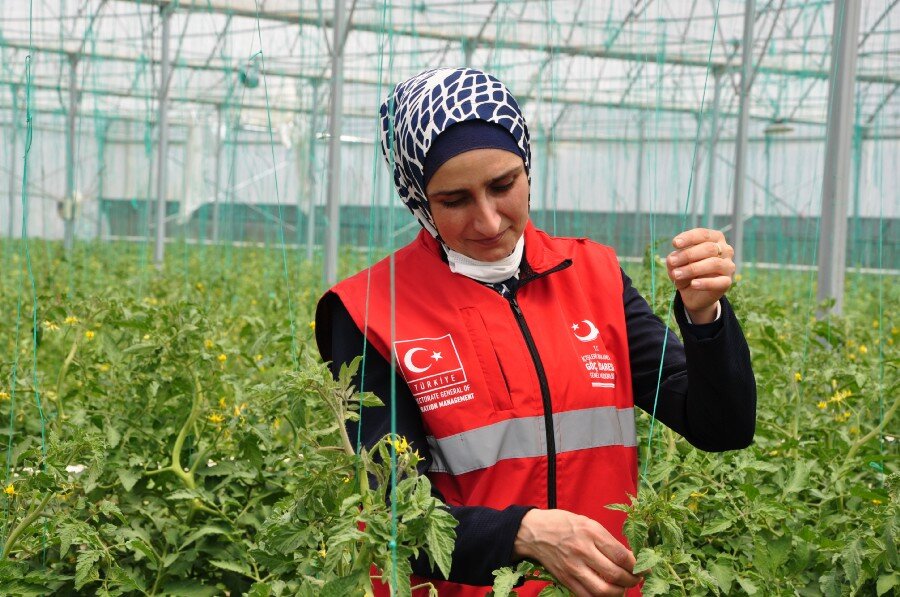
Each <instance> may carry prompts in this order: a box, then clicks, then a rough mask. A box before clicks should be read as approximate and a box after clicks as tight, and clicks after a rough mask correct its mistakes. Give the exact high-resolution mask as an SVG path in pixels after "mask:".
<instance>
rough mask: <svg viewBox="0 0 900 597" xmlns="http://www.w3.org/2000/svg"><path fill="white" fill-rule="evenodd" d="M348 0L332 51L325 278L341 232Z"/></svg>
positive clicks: (332, 271)
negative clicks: (345, 37)
mask: <svg viewBox="0 0 900 597" xmlns="http://www.w3.org/2000/svg"><path fill="white" fill-rule="evenodd" d="M344 2H345V0H334V39H333V40H332V44H331V47H332V54H331V110H330V114H329V122H328V133H329V138H328V205H327V209H326V212H327V220H328V227H327V231H326V234H325V282H326V283H327V284H328V285H332V284H334V283H335V282H337V267H338V263H337V253H338V241H339V239H340V233H341V229H340V226H341V222H340V208H341V205H340V203H341V117H342V116H343V105H344V102H343V96H344V44H343V40H344V28H345V26H346V23H345V22H344V20H345V19H344Z"/></svg>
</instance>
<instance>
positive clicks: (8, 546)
mask: <svg viewBox="0 0 900 597" xmlns="http://www.w3.org/2000/svg"><path fill="white" fill-rule="evenodd" d="M54 495H55V494H53V493H48V494H47V495H46V496H44V499H43V500H41V503H40V504H38V505H37V508H35V509H34V510H33V511H32V512H31V513H30V514H29V515H28V516H26V517H25V518H23V519H22V521H21V522H20V523H19V524H17V525H16V528H14V529H13V530H12V532H11V533H10V534H9V537H7V538H6V542H5V543H4V544H3V553H2V554H0V560H5V559H6V558H7V557H8V556H9V553H10V551H12V548H13V547H15V545H16V541H18V540H19V536H20V535H21V534H22V533H23V532H25V529H27V528H28V527H29V526H30V525H31V523H32V522H34V521H35V520H37V518H38V516H40V515H41V512H43V511H44V508H46V507H47V504H49V503H50V499H51V498H52V497H53V496H54Z"/></svg>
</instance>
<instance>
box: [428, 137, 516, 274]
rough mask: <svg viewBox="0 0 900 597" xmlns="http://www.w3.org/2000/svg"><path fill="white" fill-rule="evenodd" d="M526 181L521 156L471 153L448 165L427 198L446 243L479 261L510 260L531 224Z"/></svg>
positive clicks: (486, 151) (490, 151) (431, 183)
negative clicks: (526, 228)
mask: <svg viewBox="0 0 900 597" xmlns="http://www.w3.org/2000/svg"><path fill="white" fill-rule="evenodd" d="M528 193H529V188H528V177H527V176H526V175H525V163H524V162H523V161H522V158H521V157H519V156H518V155H516V154H514V153H511V152H509V151H504V150H502V149H473V150H471V151H466V152H464V153H461V154H459V155H457V156H454V157H452V158H450V159H449V160H447V161H446V162H444V164H443V165H442V166H441V167H440V168H438V170H437V172H435V173H434V175H433V176H432V177H431V180H430V181H428V188H427V189H426V195H427V196H428V204H429V206H430V207H431V217H432V219H433V220H434V225H435V227H436V228H437V230H438V233H439V234H440V235H441V238H442V239H443V240H444V243H446V245H447V246H448V247H450V248H451V249H453V250H454V251H456V252H457V253H462V254H463V255H465V256H467V257H471V258H472V259H477V260H479V261H498V260H500V259H503V258H504V257H507V256H509V255H510V254H511V253H512V252H513V249H515V246H516V242H518V240H519V237H520V236H522V233H523V232H524V231H525V224H526V223H527V222H528Z"/></svg>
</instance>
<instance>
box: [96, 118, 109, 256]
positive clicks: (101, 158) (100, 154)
mask: <svg viewBox="0 0 900 597" xmlns="http://www.w3.org/2000/svg"><path fill="white" fill-rule="evenodd" d="M101 126H102V133H101V134H100V138H99V141H100V146H99V147H98V148H97V163H98V168H97V240H103V196H104V192H103V191H104V188H105V186H106V139H107V134H108V133H109V122H106V121H105V122H103V124H102V125H101Z"/></svg>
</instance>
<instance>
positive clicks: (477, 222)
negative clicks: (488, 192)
mask: <svg viewBox="0 0 900 597" xmlns="http://www.w3.org/2000/svg"><path fill="white" fill-rule="evenodd" d="M500 223H501V217H500V213H499V212H498V211H497V206H496V205H495V204H494V202H493V201H492V200H491V199H489V198H488V197H486V196H485V195H482V196H481V197H478V199H477V200H476V201H475V214H474V220H473V223H472V227H473V228H474V229H475V232H477V233H478V234H479V235H481V236H483V237H484V238H492V237H494V236H497V235H498V234H500Z"/></svg>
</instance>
